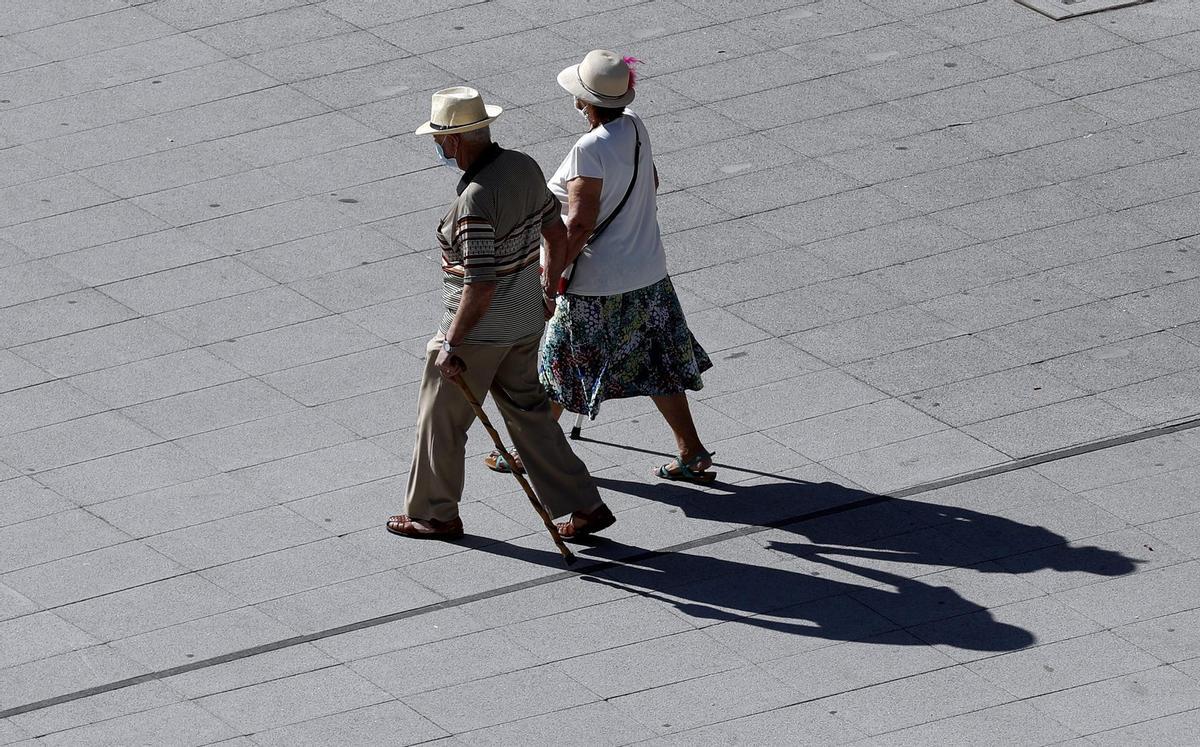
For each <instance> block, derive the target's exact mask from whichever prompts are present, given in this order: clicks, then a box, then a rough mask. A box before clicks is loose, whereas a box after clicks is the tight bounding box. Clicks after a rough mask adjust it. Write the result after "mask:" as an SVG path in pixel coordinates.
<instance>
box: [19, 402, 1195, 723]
mask: <svg viewBox="0 0 1200 747" xmlns="http://www.w3.org/2000/svg"><path fill="white" fill-rule="evenodd" d="M1197 427H1200V415H1197V416H1194V417H1191V418H1187V419H1183V420H1178V421H1175V422H1171V423H1167V424H1163V425H1158V426H1153V427H1151V428H1146V429H1143V430H1140V431H1134V432H1132V433H1127V434H1124V435H1120V436H1112V437H1108V438H1102V439H1098V440H1095V441H1090V442H1088V443H1083V444H1077V445H1075V446H1068V447H1064V448H1061V449H1053V450H1050V451H1045V452H1042V453H1040V454H1034V455H1032V456H1028V457H1024V458H1021V459H1014V460H1011V461H1008V462H1004V463H1001V464H997V465H993V466H991V467H985V468H983V469H980V470H975V471H972V472H965V473H962V474H959V475H953V476H950V477H945V478H941V479H938V480H932V481H928V482H924V483H918V484H916V485H911V486H909V487H907V488H901V489H899V490H896V491H893V492H891V493H890V494H887V495H875V496H871V497H870V498H863V499H860V500H856V501H850V502H849V503H844V504H841V505H838V506H831V507H828V508H824V509H819V510H817V511H810V512H807V513H804V514H801V515H799V516H791V517H786V518H783V519H778V520H775V521H770V522H765V523H763V524H755V525H748V526H742V527H739V528H736V529H730V530H727V531H724V532H718V533H716V534H712V535H708V536H706V537H700V538H697V539H693V540H688V541H686V542H681V543H678V544H676V545H670V546H667V547H664V548H660V549H658V550H647V551H645V552H641V553H636V554H634V555H632V556H629V557H627V558H622V559H620V560H604V561H598V562H595V563H592V564H590V565H588V566H586V567H584V568H580V569H578V570H566V571H558V572H556V573H551V574H548V575H546V576H541V577H539V578H533V579H529V580H527V581H521V582H517V583H513V584H507V585H505V586H500V587H497V588H494V589H487V590H484V591H480V592H475V593H473V594H467V595H465V596H461V597H455V598H453V599H446V600H443V601H441V602H435V603H433V604H428V605H424V606H422V607H415V608H412V609H408V610H403V611H400V612H394V613H391V614H387V615H381V616H379V617H374V618H369V619H367V620H360V621H358V622H353V623H347V624H345V625H339V626H337V627H333V628H328V629H325V630H320V631H316V632H313V633H305V634H301V635H296V636H291V637H289V638H283V639H280V640H277V641H272V642H270V643H264V644H260V645H258V646H252V647H250V648H245V649H239V650H237V651H231V652H229V653H225V654H221V655H218V656H213V657H209V658H207V659H201V660H199V661H193V662H188V663H186V664H180V665H177V666H174V667H168V668H166V669H160V670H155V671H151V672H146V673H144V674H140V675H136V676H134V677H127V678H125V679H121V680H116V681H114V682H108V683H105V684H101V685H95V686H92V687H88V688H84V689H81V690H76V691H74V692H69V693H64V694H62V695H56V696H53V697H50V698H44V699H42V700H38V701H34V702H32V703H25V704H22V705H17V706H12V707H9V708H6V709H4V710H0V719H5V718H10V717H12V716H18V715H21V714H24V713H30V712H32V711H38V710H42V709H44V708H49V707H51V706H55V705H61V704H63V703H70V702H73V701H76V700H80V699H83V698H87V697H91V696H93V695H100V694H103V693H108V692H113V691H115V690H121V689H124V688H127V687H132V686H134V685H139V684H142V683H145V682H151V681H155V680H163V679H166V678H168V677H173V676H176V675H180V674H185V673H188V672H193V671H196V670H200V669H207V668H209V667H213V666H217V665H220V664H227V663H229V662H233V661H239V660H241V659H247V658H250V657H253V656H258V655H260V654H265V653H270V652H272V651H279V650H281V649H286V648H291V647H293V646H299V645H302V644H305V643H311V642H313V641H319V640H323V639H326V638H332V637H334V636H338V635H343V634H346V633H352V632H356V631H359V630H365V629H368V628H373V627H378V626H380V625H385V624H388V623H392V622H398V621H400V620H406V619H409V618H413V617H420V616H422V615H426V614H429V613H432V612H438V611H441V610H446V609H453V608H456V607H462V606H464V605H467V604H470V603H471V602H478V601H483V600H486V599H493V598H496V597H499V596H504V595H506V594H512V593H516V592H520V591H525V590H527V589H533V588H537V587H539V586H546V585H548V584H552V583H555V582H558V581H564V580H567V579H571V578H579V577H582V576H586V575H589V574H594V573H598V572H602V571H606V570H611V569H614V568H620V567H622V566H624V565H625V564H626V563H629V562H642V561H645V560H649V559H652V558H657V557H662V556H666V555H670V554H674V553H681V552H687V551H688V550H693V549H696V548H699V547H706V546H709V545H715V544H720V543H721V542H725V541H728V540H732V539H737V538H740V537H747V536H751V535H754V534H759V533H762V532H765V531H769V530H772V529H779V528H781V527H785V526H789V525H791V524H798V523H801V522H806V521H812V520H814V519H819V518H824V517H826V516H831V515H836V514H841V513H846V512H849V511H854V510H857V509H860V508H868V507H870V506H875V505H878V504H881V503H887V502H889V501H893V500H897V499H901V498H906V497H908V496H912V495H917V494H920V493H927V492H931V491H934V490H937V489H939V488H944V487H949V486H952V485H961V484H964V483H968V482H974V481H976V480H982V479H985V478H988V477H994V476H996V475H1000V474H1004V473H1007V472H1014V471H1017V470H1022V469H1027V468H1029V467H1035V466H1037V465H1039V464H1045V463H1047V462H1052V461H1058V460H1060V459H1067V458H1070V457H1073V456H1079V455H1081V454H1088V453H1092V452H1096V451H1101V450H1104V449H1109V448H1113V447H1116V446H1122V445H1125V444H1128V443H1133V442H1137V441H1144V440H1147V439H1151V438H1156V437H1158V436H1164V435H1169V434H1172V433H1177V432H1179V431H1183V430H1190V429H1192V428H1197Z"/></svg>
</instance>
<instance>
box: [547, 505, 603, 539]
mask: <svg viewBox="0 0 1200 747" xmlns="http://www.w3.org/2000/svg"><path fill="white" fill-rule="evenodd" d="M616 523H617V517H615V516H613V512H612V511H610V510H609V509H608V506H605V505H604V504H600V508H597V509H595V510H594V511H575V512H574V513H572V514H571V520H570V521H561V522H559V523H557V524H555V525H554V527H555V528H556V529H558V536H559V537H562V538H563V539H574V538H576V537H586V536H588V535H589V534H595V533H596V532H599V531H600V530H602V529H608V528H609V527H611V526H612V525H613V524H616Z"/></svg>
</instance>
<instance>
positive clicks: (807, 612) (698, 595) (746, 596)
mask: <svg viewBox="0 0 1200 747" xmlns="http://www.w3.org/2000/svg"><path fill="white" fill-rule="evenodd" d="M596 482H597V484H598V485H599V486H600V487H602V488H605V489H608V490H614V491H619V492H623V493H627V494H630V495H634V496H638V497H642V498H645V499H648V500H651V501H656V502H659V503H663V504H666V505H670V506H673V507H675V508H677V509H679V510H681V511H683V512H684V514H685V515H686V516H687V517H689V518H695V519H705V520H711V521H718V522H723V523H739V524H743V525H750V526H760V527H769V528H772V529H776V530H779V531H783V532H787V533H789V534H792V535H795V536H796V538H797V541H795V542H792V541H780V540H775V541H771V542H769V543H767V545H766V547H767V548H768V549H770V550H774V551H776V552H777V553H778V556H777V557H778V562H770V561H767V562H759V563H754V562H744V561H742V560H738V559H735V558H730V557H721V556H720V555H719V554H717V553H712V552H708V551H706V550H705V549H698V550H695V551H686V550H685V551H681V552H655V551H650V550H647V549H645V548H641V547H637V546H633V545H627V544H623V543H621V542H618V541H615V540H613V539H598V540H597V541H596V542H595V543H594V544H593V545H591V546H590V547H588V548H585V549H584V550H582V551H581V552H582V553H583V555H584V557H586V558H589V559H592V560H595V561H599V564H598V565H597V566H594V567H593V569H592V570H591V571H590V572H589V571H588V570H587V569H586V568H585V569H583V573H584V575H583V578H584V579H585V580H587V581H590V582H593V583H598V584H603V585H606V586H610V587H615V588H619V589H622V590H624V591H626V592H629V593H632V594H636V595H639V596H642V597H645V598H649V599H653V600H656V601H658V602H661V603H664V604H668V605H671V606H673V607H674V608H675V609H677V610H678V611H679V612H680V613H682V614H684V615H685V616H689V617H691V618H694V619H697V620H701V621H711V623H719V622H730V621H738V622H739V623H741V624H744V625H749V626H753V627H756V628H761V629H765V630H771V631H777V632H781V633H788V634H793V635H798V636H807V637H813V638H822V639H827V640H834V641H864V640H866V641H870V642H872V643H880V644H891V645H931V644H932V645H946V646H951V647H956V648H961V649H966V650H974V651H986V652H1001V651H1013V650H1017V649H1021V648H1024V647H1026V646H1029V645H1030V644H1032V643H1033V642H1034V641H1035V640H1036V638H1035V636H1034V634H1033V633H1032V632H1030V631H1028V630H1025V629H1023V628H1020V627H1018V626H1015V625H1011V624H1008V623H1005V622H1002V621H999V620H997V619H995V617H994V616H993V614H992V613H991V612H990V611H989V610H988V608H986V607H984V606H983V605H981V604H978V603H976V602H974V601H972V600H970V599H967V598H966V597H964V596H963V595H962V594H960V593H959V592H958V591H956V590H955V589H953V588H950V587H949V586H945V585H941V584H938V583H930V582H929V581H928V580H922V578H921V577H913V576H918V575H928V573H931V572H933V571H936V570H941V569H949V568H967V569H970V570H971V571H977V572H981V573H997V572H1008V573H1027V572H1032V571H1036V570H1041V569H1043V568H1051V569H1053V570H1058V571H1083V572H1088V573H1094V574H1097V575H1103V576H1115V575H1121V574H1124V573H1129V572H1131V571H1132V570H1133V569H1134V568H1135V567H1136V563H1135V561H1134V560H1132V559H1129V558H1126V557H1125V556H1123V555H1121V554H1120V553H1115V552H1113V551H1110V550H1104V549H1102V548H1096V547H1082V548H1071V547H1069V546H1068V545H1066V539H1065V538H1064V537H1062V536H1061V535H1058V534H1056V533H1054V532H1051V531H1050V530H1048V529H1046V528H1044V527H1037V526H1031V525H1026V524H1022V523H1020V522H1017V521H1013V520H1011V519H1006V518H1003V517H997V516H991V515H988V514H984V513H981V512H978V511H972V510H969V509H963V508H958V507H948V506H941V505H936V504H932V503H925V502H922V501H913V500H907V499H899V498H892V497H889V496H882V495H876V494H873V493H868V492H865V491H861V490H856V489H852V488H847V487H845V486H841V485H837V484H836V483H828V482H826V483H805V482H802V481H789V482H784V483H770V484H761V485H748V486H736V485H728V486H720V488H718V489H715V488H714V487H711V486H710V487H709V488H707V489H705V490H697V489H695V488H691V487H687V486H681V485H647V484H644V483H638V482H627V481H622V480H614V479H609V478H600V477H597V478H596ZM797 517H802V518H803V520H801V521H800V522H798V523H797V522H796V521H794V519H795V518H797ZM620 526H621V525H620V524H619V523H618V525H617V530H616V531H617V536H619V528H620ZM606 534H608V533H606ZM610 536H612V535H610ZM1045 548H1057V550H1056V551H1054V552H1049V553H1037V552H1032V551H1035V550H1039V549H1045ZM481 549H483V550H484V551H486V552H491V553H495V554H499V555H505V556H508V557H512V558H518V559H522V560H526V561H528V562H534V563H541V564H545V565H547V566H548V567H560V566H559V558H558V556H557V555H555V554H554V553H550V552H546V551H542V550H537V549H533V548H527V547H520V546H516V545H512V544H508V543H497V544H494V545H490V546H488V547H485V548H481ZM1014 550H1016V551H1018V552H1014ZM718 552H719V551H718ZM726 554H728V553H726ZM760 557H761V556H760ZM796 559H802V560H803V561H808V562H797V561H796ZM999 560H1003V561H1004V562H1003V564H1001V563H1000V562H997V561H999ZM898 564H899V567H903V566H911V565H913V564H916V565H921V566H930V568H929V571H928V572H926V573H921V571H920V569H915V572H912V573H911V574H905V573H897V572H894V569H895V568H897V567H898ZM910 570H912V569H910Z"/></svg>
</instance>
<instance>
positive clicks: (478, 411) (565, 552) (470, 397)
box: [451, 366, 575, 565]
mask: <svg viewBox="0 0 1200 747" xmlns="http://www.w3.org/2000/svg"><path fill="white" fill-rule="evenodd" d="M464 367H465V366H464ZM451 381H453V382H454V383H455V384H457V385H458V388H459V389H461V390H462V393H463V396H464V397H466V398H467V401H468V402H470V403H471V407H472V408H473V409H474V410H475V417H477V418H479V422H480V423H483V427H484V428H485V429H486V430H487V432H488V435H489V436H491V437H492V443H494V444H495V445H496V450H497V451H499V452H500V454H501V456H503V457H504V459H505V460H506V461H507V462H508V463H509V464H516V461H515V460H514V459H513V457H512V454H509V453H508V449H506V448H504V443H503V441H501V440H500V434H499V432H497V431H496V428H495V426H493V425H492V421H490V420H488V416H487V413H485V412H484V411H483V405H481V404H480V403H479V399H478V398H477V397H476V396H475V393H474V392H472V391H471V387H469V386H467V382H465V381H463V378H462V376H461V375H458V374H456V375H455V376H454V378H453V379H451ZM512 475H513V477H515V478H517V482H519V483H521V488H522V489H524V490H525V495H526V496H528V497H529V503H530V504H531V505H532V506H533V510H534V511H537V514H538V516H540V517H541V519H542V523H543V524H545V525H546V531H547V532H549V533H550V538H551V539H553V540H554V546H555V547H557V548H558V551H559V552H560V553H562V557H563V560H564V561H565V562H566V564H567V565H572V564H574V563H575V554H574V553H572V552H571V551H570V549H568V548H567V546H566V545H565V544H563V541H562V537H560V536H558V529H557V528H556V527H555V526H554V522H553V521H552V520H551V519H550V515H549V514H548V513H546V508H545V507H544V506H543V505H542V502H541V501H539V500H538V498H537V495H536V494H535V493H534V492H533V488H532V487H531V486H530V485H529V481H528V480H526V479H525V476H524V475H522V474H521V473H520V472H518V471H517V470H513V471H512Z"/></svg>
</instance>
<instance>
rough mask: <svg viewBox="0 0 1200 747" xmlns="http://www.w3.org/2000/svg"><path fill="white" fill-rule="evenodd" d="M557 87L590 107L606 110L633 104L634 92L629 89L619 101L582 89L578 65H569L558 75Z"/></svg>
mask: <svg viewBox="0 0 1200 747" xmlns="http://www.w3.org/2000/svg"><path fill="white" fill-rule="evenodd" d="M558 85H560V86H562V87H563V90H565V91H566V92H567V93H569V94H571V95H572V96H574V97H575V98H577V99H579V100H580V101H583V102H585V103H588V104H591V105H592V106H600V107H604V108H606V109H616V108H617V107H619V106H629V104H630V103H632V102H633V96H634V91H633V88H630V89H629V90H628V91H626V92H625V95H624V96H622V97H621V98H619V99H602V98H600V97H599V96H597V95H596V94H594V93H592V92H591V91H589V90H588V89H586V88H584V87H583V83H582V81H580V80H579V65H571V66H570V67H568V68H565V69H564V70H563V71H562V72H561V73H559V74H558Z"/></svg>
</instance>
